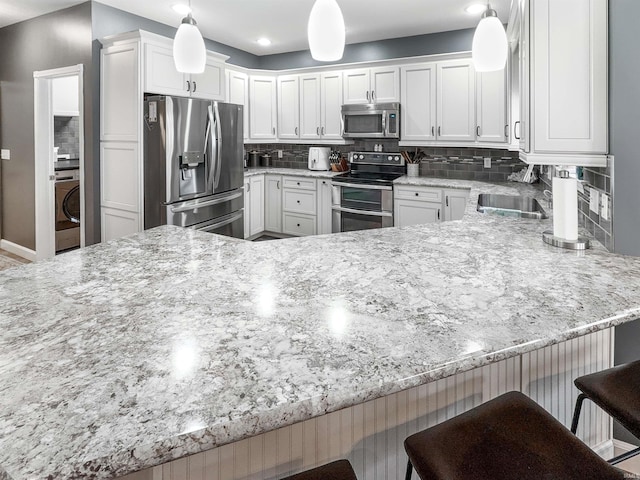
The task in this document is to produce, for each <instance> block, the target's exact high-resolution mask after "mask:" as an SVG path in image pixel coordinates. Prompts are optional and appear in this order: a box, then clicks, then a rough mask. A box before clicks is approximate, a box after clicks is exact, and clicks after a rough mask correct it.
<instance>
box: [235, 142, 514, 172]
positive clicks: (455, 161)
mask: <svg viewBox="0 0 640 480" xmlns="http://www.w3.org/2000/svg"><path fill="white" fill-rule="evenodd" d="M376 143H377V144H379V143H382V144H383V147H384V151H385V152H398V151H400V150H408V151H413V150H415V147H399V146H398V142H397V141H384V142H380V141H379V140H378V141H376V140H361V141H357V142H355V143H354V144H353V145H335V146H332V147H331V148H332V149H334V150H338V151H340V152H342V153H343V154H346V153H348V152H357V151H367V152H373V151H374V148H373V147H374V145H375V144H376ZM310 146H312V145H296V144H280V143H278V144H246V145H245V150H247V151H252V150H256V151H259V152H268V153H270V154H271V165H272V166H274V167H278V168H302V169H304V168H307V159H308V154H309V147H310ZM325 146H326V145H325ZM418 148H420V150H422V151H423V152H424V153H425V154H426V156H427V158H426V159H424V160H422V162H421V163H420V176H424V177H440V178H455V179H460V180H482V181H492V182H505V181H507V177H508V176H509V175H510V174H511V173H513V172H519V171H521V170H522V169H523V168H526V164H524V163H523V162H521V161H520V159H519V158H518V152H510V151H508V150H498V149H488V148H475V147H474V148H460V147H456V148H443V147H418ZM278 150H282V158H278V153H277V152H278ZM486 157H489V158H491V168H484V158H486Z"/></svg>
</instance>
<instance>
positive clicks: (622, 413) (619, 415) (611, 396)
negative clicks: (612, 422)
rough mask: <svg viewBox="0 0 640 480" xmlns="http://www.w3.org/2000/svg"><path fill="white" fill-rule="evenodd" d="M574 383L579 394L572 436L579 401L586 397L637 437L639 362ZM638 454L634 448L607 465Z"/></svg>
mask: <svg viewBox="0 0 640 480" xmlns="http://www.w3.org/2000/svg"><path fill="white" fill-rule="evenodd" d="M574 383H575V385H576V387H578V389H579V390H580V391H581V392H582V393H581V394H580V396H578V400H577V402H576V408H575V411H574V414H573V422H572V424H571V431H572V432H573V433H576V431H577V430H578V421H579V420H580V411H581V410H582V402H583V401H584V400H585V399H587V398H588V399H589V400H591V401H592V402H593V403H595V404H596V405H598V406H599V407H600V408H601V409H602V410H604V411H605V412H607V413H608V414H609V415H611V416H612V417H613V418H614V419H616V420H617V421H618V422H620V424H621V425H622V426H623V427H624V428H626V429H627V430H629V432H631V433H632V434H633V435H635V436H636V437H638V438H640V361H637V362H631V363H627V364H625V365H620V366H618V367H613V368H609V369H607V370H603V371H601V372H596V373H591V374H589V375H584V376H582V377H578V378H576V380H575V381H574ZM638 453H640V449H635V450H632V451H631V452H628V453H626V454H624V455H621V456H620V457H616V458H614V459H612V460H610V462H611V463H618V462H621V461H622V460H624V459H627V458H629V457H631V456H633V455H637V454H638Z"/></svg>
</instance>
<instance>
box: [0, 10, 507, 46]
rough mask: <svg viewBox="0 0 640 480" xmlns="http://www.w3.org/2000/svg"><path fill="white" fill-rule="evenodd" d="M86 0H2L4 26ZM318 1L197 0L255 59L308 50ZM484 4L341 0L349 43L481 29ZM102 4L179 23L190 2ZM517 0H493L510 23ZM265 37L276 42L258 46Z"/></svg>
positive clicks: (204, 19) (212, 29) (207, 22)
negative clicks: (479, 8)
mask: <svg viewBox="0 0 640 480" xmlns="http://www.w3.org/2000/svg"><path fill="white" fill-rule="evenodd" d="M83 1H86V0H80V1H78V0H20V1H16V0H0V27H2V26H6V25H10V24H12V23H16V22H19V21H22V20H26V19H28V18H33V17H36V16H38V15H42V14H44V13H48V12H52V11H54V10H58V9H61V8H65V7H69V6H72V5H76V4H78V3H83ZM314 1H315V0H191V7H192V9H193V17H194V18H195V19H196V21H197V22H198V26H199V27H200V29H201V31H202V34H203V35H204V36H205V37H207V38H209V39H211V40H215V41H217V42H220V43H224V44H226V45H230V46H232V47H236V48H239V49H241V50H244V51H246V52H250V53H253V54H255V55H270V54H274V53H283V52H291V51H297V50H306V49H307V48H308V45H307V19H308V17H309V12H310V11H311V7H312V6H313V4H314ZM479 1H480V3H482V1H481V0H338V4H339V5H340V7H341V8H342V12H343V15H344V20H345V24H346V27H347V43H361V42H369V41H373V40H382V39H386V38H398V37H407V36H412V35H421V34H425V33H435V32H443V31H448V30H459V29H463V28H472V27H475V26H476V24H477V23H478V20H479V18H480V15H479V14H477V15H470V14H468V13H466V12H465V11H464V9H465V7H466V6H468V5H470V4H472V3H478V2H479ZM100 3H103V4H106V5H110V6H112V7H115V8H119V9H121V10H125V11H127V12H130V13H134V14H136V15H140V16H143V17H147V18H150V19H152V20H155V21H157V22H160V23H164V24H167V25H175V26H177V25H179V23H180V20H181V15H179V14H177V13H175V12H174V11H173V10H172V9H171V6H172V5H174V4H175V3H188V0H100ZM510 4H511V0H491V6H492V8H494V9H495V10H496V11H497V12H498V16H499V17H500V20H502V22H503V23H507V20H508V17H509V7H510ZM260 37H267V38H269V39H270V40H271V41H272V44H271V45H270V46H269V47H261V46H260V45H258V44H257V40H258V38H260Z"/></svg>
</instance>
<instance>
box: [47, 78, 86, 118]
mask: <svg viewBox="0 0 640 480" xmlns="http://www.w3.org/2000/svg"><path fill="white" fill-rule="evenodd" d="M52 84H53V85H52V91H53V95H52V97H53V98H52V100H53V115H54V116H60V117H77V116H78V115H79V114H80V111H79V110H80V108H79V107H78V102H79V93H78V92H79V87H78V77H60V78H54V79H53V81H52Z"/></svg>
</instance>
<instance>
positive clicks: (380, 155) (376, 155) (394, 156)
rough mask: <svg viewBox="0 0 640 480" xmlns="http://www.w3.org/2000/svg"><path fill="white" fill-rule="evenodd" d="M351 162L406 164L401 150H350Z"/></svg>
mask: <svg viewBox="0 0 640 480" xmlns="http://www.w3.org/2000/svg"><path fill="white" fill-rule="evenodd" d="M349 162H350V163H368V164H371V165H398V166H402V165H404V164H405V162H404V158H403V157H402V155H400V153H399V152H350V153H349Z"/></svg>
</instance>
